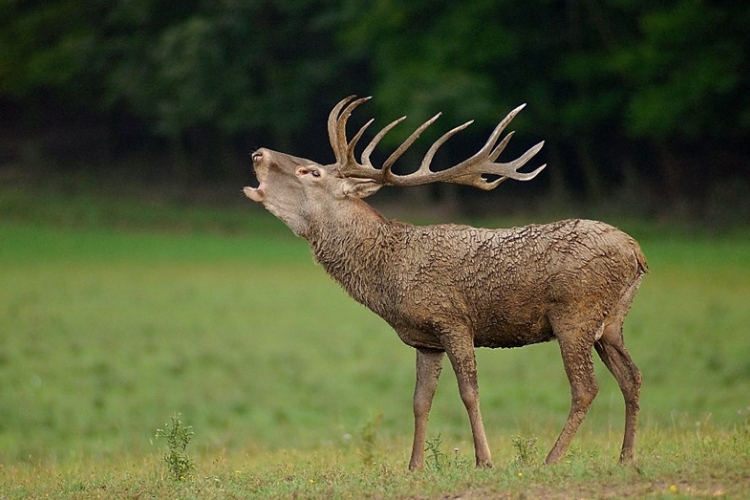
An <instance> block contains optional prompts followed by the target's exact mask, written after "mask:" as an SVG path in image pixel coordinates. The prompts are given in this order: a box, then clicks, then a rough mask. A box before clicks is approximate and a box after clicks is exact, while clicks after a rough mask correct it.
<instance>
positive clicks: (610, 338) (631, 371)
mask: <svg viewBox="0 0 750 500" xmlns="http://www.w3.org/2000/svg"><path fill="white" fill-rule="evenodd" d="M594 347H595V348H596V352H597V353H598V354H599V357H600V358H601V360H602V361H603V362H604V364H605V366H606V367H607V369H608V370H609V371H610V372H611V373H612V375H613V376H614V377H615V380H617V385H619V386H620V391H622V396H623V398H624V399H625V435H624V437H623V441H622V450H621V451H620V462H622V463H626V462H630V461H632V460H633V450H634V448H635V433H636V422H637V420H638V410H639V404H638V399H639V397H640V392H641V372H640V371H639V370H638V367H637V366H636V365H635V363H634V362H633V360H632V359H631V357H630V354H628V351H627V349H625V343H624V342H623V338H622V320H620V321H618V322H617V323H611V324H609V325H607V326H606V327H605V328H604V333H603V334H602V337H601V338H600V339H599V340H598V341H597V342H596V344H594Z"/></svg>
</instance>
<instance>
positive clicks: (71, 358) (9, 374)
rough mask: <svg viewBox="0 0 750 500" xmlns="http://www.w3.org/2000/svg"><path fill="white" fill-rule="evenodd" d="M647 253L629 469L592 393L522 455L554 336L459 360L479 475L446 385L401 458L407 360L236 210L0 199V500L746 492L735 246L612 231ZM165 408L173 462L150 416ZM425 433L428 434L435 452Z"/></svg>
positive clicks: (546, 393) (748, 264)
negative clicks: (480, 435) (475, 389)
mask: <svg viewBox="0 0 750 500" xmlns="http://www.w3.org/2000/svg"><path fill="white" fill-rule="evenodd" d="M627 229H629V230H630V231H631V232H632V233H633V234H634V236H636V237H637V238H638V239H639V240H640V241H641V243H642V246H643V249H644V251H645V253H646V255H647V257H648V259H649V264H650V267H651V273H650V275H649V276H647V278H646V280H645V281H644V284H643V286H642V288H641V291H640V293H639V295H638V297H637V298H636V302H635V304H634V307H633V310H632V312H631V314H630V316H629V318H628V320H627V322H626V341H627V344H628V347H629V349H630V352H631V354H632V355H633V358H634V359H635V360H636V362H637V363H638V365H639V367H640V368H641V370H642V371H643V374H644V386H643V393H642V402H641V407H642V413H641V415H642V417H641V425H640V435H639V440H638V448H637V461H636V465H635V466H633V467H620V466H619V465H617V464H616V457H617V454H618V451H619V444H620V440H621V434H622V428H621V427H622V415H623V404H622V398H621V396H620V393H619V391H618V390H617V387H616V385H615V384H614V381H613V380H612V379H611V377H610V376H609V374H608V373H607V372H606V370H605V369H604V368H603V366H602V365H601V363H599V362H598V361H597V373H598V374H599V380H600V383H601V391H600V393H599V396H598V398H597V400H596V401H595V403H594V405H593V407H592V410H591V412H590V414H589V417H588V419H587V421H586V422H585V424H584V426H583V427H582V429H581V431H580V432H579V434H578V436H577V437H576V439H575V440H574V441H573V446H572V449H571V451H570V452H569V454H568V456H567V457H566V460H565V461H564V463H563V464H561V465H559V466H555V467H543V466H540V463H541V461H542V460H543V458H544V454H545V453H546V452H547V451H548V450H549V448H550V447H551V445H552V443H553V441H554V439H555V437H556V435H557V433H558V432H559V430H560V429H561V427H562V424H563V423H564V421H565V418H566V416H567V412H568V409H569V392H568V387H567V382H566V379H565V376H564V373H563V370H562V364H561V361H560V359H559V353H558V351H557V346H556V345H555V344H554V343H550V344H545V345H539V346H533V347H527V348H524V349H513V350H494V351H493V350H481V351H479V352H478V363H479V376H480V385H481V390H482V410H483V415H484V418H485V425H486V428H487V431H488V434H489V436H490V440H491V446H492V449H493V454H494V460H495V464H496V468H495V469H494V470H491V471H477V470H474V469H473V467H472V465H471V463H472V449H471V440H470V439H471V438H470V432H469V427H468V423H467V419H466V416H465V412H464V409H463V406H462V405H461V403H460V399H459V398H458V395H457V391H456V384H455V381H454V379H453V377H452V375H451V373H450V371H446V373H445V375H444V377H443V378H442V380H441V384H440V387H439V389H438V395H437V397H436V401H435V404H434V407H433V412H432V416H431V420H430V433H429V437H430V442H431V444H432V451H429V452H428V458H429V459H431V460H430V466H429V467H428V468H427V470H426V471H425V472H423V473H418V474H409V473H407V472H406V464H407V461H408V452H409V446H410V439H411V431H412V417H411V393H412V388H413V378H414V373H413V371H414V366H413V365H414V353H413V351H412V350H411V349H410V348H408V347H406V346H404V345H402V344H401V343H400V341H399V340H398V338H397V337H396V335H395V334H394V333H393V332H392V331H391V330H390V329H389V327H388V326H387V325H386V324H385V323H384V322H383V321H381V320H380V319H378V318H377V317H376V316H374V315H373V314H372V313H370V312H369V311H367V310H366V309H364V308H363V307H362V306H360V305H358V304H356V303H355V302H353V301H352V300H351V299H349V298H347V297H346V295H345V294H344V293H343V292H342V291H341V290H340V289H339V288H338V286H337V285H336V284H335V283H333V282H332V281H331V280H330V279H329V278H328V277H327V276H326V275H325V274H324V272H323V271H322V269H321V268H319V267H318V266H316V265H315V264H314V263H313V262H312V259H311V257H310V255H309V251H308V249H307V247H306V244H305V243H304V242H303V241H302V240H298V239H296V238H294V237H292V236H291V234H290V232H289V231H288V230H287V229H286V228H284V227H283V226H282V225H281V223H280V222H276V221H275V220H274V219H272V218H270V217H269V216H267V215H266V214H264V213H261V212H259V211H257V210H255V207H249V206H248V207H247V208H246V209H245V210H236V209H201V208H194V207H164V206H160V205H155V206H150V205H148V204H145V205H144V204H137V203H134V204H127V203H125V204H122V203H115V202H112V203H109V202H105V201H101V200H99V201H94V202H91V201H90V200H89V201H85V202H81V201H77V200H75V199H73V200H69V199H64V198H62V199H57V200H54V199H53V200H50V201H49V203H40V200H38V199H37V200H35V199H32V198H28V197H25V196H24V195H22V194H19V193H11V194H8V193H5V194H3V195H2V196H0V499H5V498H42V497H51V498H164V497H175V498H246V497H253V498H291V497H302V498H336V497H337V498H364V497H370V498H373V497H374V498H406V497H410V498H453V497H455V496H461V497H462V498H600V497H616V498H619V497H629V498H646V497H648V498H660V497H663V498H699V497H727V498H746V497H748V496H750V415H749V413H750V327H749V326H748V325H750V238H747V235H742V234H735V235H729V236H723V237H711V238H709V237H703V236H686V235H684V234H680V233H678V232H672V231H670V232H664V231H661V230H660V229H659V228H654V227H653V226H647V225H639V224H632V227H629V228H627ZM177 412H178V413H180V414H181V420H182V422H183V423H184V424H185V425H189V426H192V430H193V432H194V435H193V436H192V439H191V441H190V443H189V445H188V447H187V449H186V453H187V454H188V456H189V457H190V459H191V460H192V461H193V462H194V465H195V468H194V470H193V471H192V472H191V473H190V474H189V475H188V477H186V478H184V480H181V481H179V480H173V479H172V478H171V476H170V470H169V468H168V467H167V465H166V464H165V462H164V461H163V455H164V454H165V453H166V452H167V448H166V443H165V442H164V439H163V438H160V439H156V438H155V434H156V430H157V428H164V427H165V422H169V419H170V417H171V415H172V414H173V413H177ZM438 443H439V444H438Z"/></svg>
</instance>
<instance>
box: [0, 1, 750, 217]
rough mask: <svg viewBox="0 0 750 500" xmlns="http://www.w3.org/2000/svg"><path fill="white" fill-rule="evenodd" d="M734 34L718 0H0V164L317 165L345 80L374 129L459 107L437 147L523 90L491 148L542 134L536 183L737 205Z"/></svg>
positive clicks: (463, 143) (731, 8)
mask: <svg viewBox="0 0 750 500" xmlns="http://www.w3.org/2000/svg"><path fill="white" fill-rule="evenodd" d="M749 33H750V3H747V2H741V1H736V0H728V1H727V0H725V1H722V0H715V1H711V2H709V1H705V0H665V1H662V2H650V1H645V0H566V1H555V0H539V1H536V2H528V1H524V0H462V1H461V2H433V1H430V0H338V1H333V0H214V1H210V2H209V1H207V0H183V1H181V2H174V1H171V0H88V1H79V0H55V1H42V0H0V127H2V128H1V129H0V130H2V135H0V165H2V164H10V163H14V164H19V163H20V164H23V163H24V162H26V163H29V162H33V161H36V160H39V159H43V160H45V161H47V162H52V163H53V164H54V166H55V168H71V166H75V165H80V164H86V165H88V167H87V168H94V169H95V168H101V169H106V168H107V167H108V166H109V165H111V164H113V163H114V162H121V161H123V159H129V160H131V161H132V160H134V159H140V161H141V162H143V163H144V164H148V165H158V167H149V168H151V169H152V175H154V174H153V172H156V173H157V174H158V175H164V176H178V177H180V178H183V179H191V180H192V181H193V182H205V181H213V180H217V179H222V178H227V177H232V176H237V175H238V173H239V172H246V170H247V168H248V165H249V160H248V157H247V153H249V152H251V151H252V150H253V149H254V148H256V147H258V146H268V147H271V148H273V149H278V150H282V151H286V152H289V153H292V154H296V155H300V156H306V157H310V158H314V159H316V160H319V161H323V162H326V161H330V160H331V159H332V153H331V152H330V150H329V146H328V142H327V136H326V132H325V119H326V116H327V113H328V111H329V109H330V108H331V107H332V106H333V104H335V103H336V102H337V101H338V100H339V99H341V98H342V97H344V96H346V95H349V94H354V93H356V94H360V95H370V94H372V95H374V96H375V99H373V101H372V102H371V103H370V104H368V105H367V107H366V109H365V108H363V110H362V111H361V113H360V114H361V115H362V116H363V117H364V116H367V117H369V116H375V117H377V123H379V124H381V126H382V125H384V124H385V123H387V122H388V121H390V120H392V119H394V118H396V117H398V116H401V115H404V114H408V115H409V117H410V121H409V122H407V123H408V124H410V125H411V126H412V127H413V126H415V125H416V124H417V123H418V122H420V120H424V119H426V118H427V117H429V116H431V115H432V114H434V113H435V112H436V111H442V112H443V113H444V115H443V118H441V120H440V121H439V122H438V124H436V125H433V127H432V128H435V129H436V130H435V131H432V132H431V133H432V134H433V135H432V136H430V135H429V134H426V135H427V138H428V139H429V138H432V139H434V138H436V137H437V135H438V134H439V133H441V132H442V131H445V130H447V129H448V128H449V127H452V126H454V125H456V124H458V123H462V122H463V121H466V120H469V119H475V120H476V123H475V124H474V125H473V126H472V127H470V128H469V129H468V130H466V131H464V132H463V133H462V134H461V135H459V136H457V137H455V138H453V139H452V140H451V141H450V142H449V143H448V144H446V145H445V146H444V149H443V151H442V155H443V157H442V160H443V163H444V164H446V165H447V164H448V163H449V162H451V161H458V160H460V159H461V158H462V157H465V156H467V155H468V154H471V153H472V152H473V150H475V149H477V148H478V147H479V146H480V145H481V144H482V143H483V141H484V139H485V138H486V136H487V135H488V133H489V131H490V130H491V128H492V127H493V126H494V124H495V123H496V122H497V120H499V119H500V118H502V117H503V116H504V115H505V113H507V112H508V111H509V110H510V109H512V108H513V107H515V106H516V105H518V104H519V103H522V102H526V103H528V104H529V105H528V107H527V108H526V109H525V110H524V112H523V113H522V114H521V115H520V116H519V118H517V119H516V121H515V122H514V124H513V125H514V127H513V128H515V129H516V130H519V132H522V134H519V138H517V139H515V140H514V141H512V142H511V145H512V146H514V147H516V148H518V150H517V151H513V152H509V153H508V157H510V156H511V154H513V153H516V152H520V151H523V150H524V149H525V148H526V147H528V146H530V145H531V144H533V143H534V140H538V139H545V140H546V141H547V143H546V147H545V149H544V150H543V153H542V155H541V160H540V161H545V162H547V163H550V164H551V165H552V168H549V169H548V175H547V176H546V179H547V181H546V182H548V189H547V193H548V194H551V195H553V196H556V197H560V198H568V199H575V200H579V199H585V200H588V201H594V202H596V201H601V200H606V199H608V198H611V197H615V196H620V195H621V194H622V193H629V195H628V196H627V200H628V201H629V202H631V203H632V202H637V204H643V205H644V207H646V206H648V207H651V209H658V210H669V209H672V208H674V207H681V206H691V207H696V208H698V209H702V208H705V207H706V206H708V205H711V206H714V205H716V206H726V205H733V204H734V205H736V204H738V203H740V204H741V203H744V206H745V207H747V205H748V203H749V202H748V201H747V198H748V196H747V194H748V186H750V162H748V160H747V157H748V156H747V155H748V153H749V152H750V146H749V145H748V139H750V97H749V94H750V92H749V90H750V86H749V85H748V84H749V83H750V71H748V68H749V67H750V59H749V57H748V56H749V52H750V43H749V40H750V36H749V35H748V34H749ZM356 119H359V118H356ZM356 119H355V118H353V119H352V120H353V121H356ZM361 120H364V118H362V119H361ZM360 123H361V121H360ZM354 125H355V124H353V125H352V130H354ZM402 127H403V130H402ZM441 127H442V128H441ZM397 130H399V131H401V132H400V133H401V134H402V135H399V133H397V132H396V131H394V132H392V133H391V134H390V136H389V140H390V141H391V142H390V143H388V142H386V143H385V144H384V147H385V148H387V147H388V146H391V147H392V146H393V145H394V143H396V142H398V141H400V140H402V139H403V138H404V137H405V135H406V134H408V132H409V131H410V129H409V125H406V126H405V125H402V126H401V127H399V129H397ZM514 143H520V144H514ZM415 149H420V148H419V146H417V147H415ZM511 149H512V148H511ZM425 150H426V145H423V147H422V149H421V151H422V152H423V151H425ZM414 154H417V153H414ZM241 175H246V174H241ZM535 189H536V190H537V191H538V190H540V189H541V187H540V185H537V186H536V188H535ZM732 209H733V210H736V206H735V207H733V208H732Z"/></svg>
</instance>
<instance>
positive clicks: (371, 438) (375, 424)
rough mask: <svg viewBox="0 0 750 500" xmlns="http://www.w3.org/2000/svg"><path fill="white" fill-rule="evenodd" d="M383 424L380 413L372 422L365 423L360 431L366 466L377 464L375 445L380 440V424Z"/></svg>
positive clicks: (363, 460)
mask: <svg viewBox="0 0 750 500" xmlns="http://www.w3.org/2000/svg"><path fill="white" fill-rule="evenodd" d="M382 422H383V414H382V413H378V414H377V415H375V416H374V417H372V418H371V419H370V420H368V421H367V422H365V424H364V425H363V426H362V430H361V431H360V436H361V440H362V449H361V454H362V462H363V463H364V464H365V465H366V466H370V465H372V464H373V463H374V462H375V443H376V441H377V438H378V429H380V424H381V423H382Z"/></svg>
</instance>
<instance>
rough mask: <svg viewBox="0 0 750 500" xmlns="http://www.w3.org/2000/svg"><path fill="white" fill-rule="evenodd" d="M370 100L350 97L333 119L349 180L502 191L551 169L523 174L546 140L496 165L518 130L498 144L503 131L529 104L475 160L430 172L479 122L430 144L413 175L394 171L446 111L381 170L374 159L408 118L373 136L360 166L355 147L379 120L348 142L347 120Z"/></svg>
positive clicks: (340, 165) (341, 166) (341, 169)
mask: <svg viewBox="0 0 750 500" xmlns="http://www.w3.org/2000/svg"><path fill="white" fill-rule="evenodd" d="M370 99H371V98H370V97H362V98H359V99H357V98H356V96H349V97H347V98H345V99H343V100H341V101H340V102H339V103H338V104H336V106H334V108H333V109H332V110H331V113H330V114H329V115H328V137H329V139H330V141H331V147H332V148H333V152H334V154H335V155H336V168H337V170H338V173H339V175H341V176H343V177H363V178H367V179H373V180H375V181H377V182H379V183H381V184H383V185H390V186H418V185H421V184H429V183H433V182H447V183H452V184H464V185H467V186H474V187H477V188H479V189H484V190H490V189H494V188H495V187H497V185H498V184H500V183H501V182H503V181H504V180H506V179H515V180H519V181H528V180H530V179H533V178H534V177H536V175H537V174H538V173H539V172H541V171H542V170H543V169H544V168H545V167H546V166H547V165H546V164H544V165H542V166H541V167H538V168H537V169H536V170H534V171H532V172H528V173H523V172H518V169H519V168H521V167H522V166H524V165H525V164H526V163H527V162H528V161H529V160H530V159H531V158H532V157H533V156H534V155H535V154H537V153H538V152H539V150H540V149H542V146H543V145H544V141H542V142H540V143H539V144H537V145H535V146H533V147H532V148H530V149H529V150H528V151H526V152H525V153H524V154H523V155H521V156H520V157H519V158H517V159H516V160H513V161H511V162H509V163H495V160H497V158H498V156H500V153H502V152H503V150H504V149H505V146H506V145H507V144H508V141H510V138H511V137H512V136H513V132H510V133H508V135H506V136H505V137H504V138H503V139H502V140H501V141H500V142H499V144H498V139H500V135H501V134H502V133H503V130H505V127H507V126H508V123H510V121H511V120H513V118H515V116H516V115H517V114H518V113H519V112H520V111H521V110H522V109H523V108H524V106H526V105H525V104H522V105H521V106H518V107H517V108H516V109H514V110H513V111H511V112H510V113H508V116H506V117H505V118H504V119H503V120H502V121H501V122H500V123H499V124H498V125H497V127H495V130H494V131H493V132H492V134H491V135H490V137H489V139H488V140H487V142H486V143H485V145H484V146H483V147H482V149H480V150H479V151H478V152H477V153H476V154H475V155H474V156H472V157H471V158H468V159H467V160H464V161H462V162H461V163H459V164H458V165H454V166H453V167H450V168H448V169H445V170H440V171H437V172H435V171H432V170H430V164H431V163H432V159H433V157H434V156H435V153H436V152H437V150H438V149H439V148H440V146H442V145H443V144H444V143H445V142H446V141H447V140H448V139H450V138H451V137H453V136H454V135H456V134H457V133H458V132H460V131H462V130H463V129H465V128H466V127H468V126H469V125H471V124H472V123H473V122H474V120H471V121H468V122H466V123H464V124H462V125H459V126H458V127H455V128H453V129H451V130H449V131H448V132H446V133H445V134H443V135H442V137H440V138H439V139H438V140H437V141H435V143H434V144H433V145H432V146H430V149H429V150H428V151H427V154H425V156H424V158H423V159H422V163H421V164H420V165H419V168H418V169H417V170H416V171H415V172H413V173H411V174H406V175H396V174H394V173H393V172H392V171H391V168H392V167H393V164H394V163H395V162H396V160H398V159H399V158H400V157H401V155H403V154H404V152H405V151H406V150H407V149H409V147H410V146H411V145H412V144H413V143H414V141H416V140H417V138H418V137H419V136H420V135H421V134H422V132H424V130H425V129H426V128H427V127H429V126H430V125H432V124H433V123H434V122H435V121H436V120H437V119H438V118H439V117H440V113H438V114H436V115H435V116H433V117H432V118H430V119H429V120H427V121H426V122H424V123H423V124H422V125H420V126H419V128H417V130H415V131H414V132H412V134H411V135H410V136H409V137H408V138H407V139H406V140H405V141H404V142H403V143H402V144H401V145H400V146H399V147H398V148H397V149H396V150H395V151H394V152H393V153H391V155H390V156H389V157H388V159H387V160H386V161H385V162H384V163H383V166H382V167H381V168H376V167H375V166H373V165H372V163H371V162H370V155H371V154H372V152H373V150H374V149H375V147H376V146H377V145H378V143H379V142H380V140H381V139H382V138H383V136H385V134H387V133H388V132H389V131H390V130H391V129H392V128H393V127H395V126H396V125H398V124H399V123H401V122H402V121H403V120H404V119H405V118H406V117H405V116H402V117H401V118H399V119H397V120H394V121H392V122H391V123H389V124H388V125H386V126H385V127H383V129H382V130H381V131H380V132H378V133H377V134H376V135H375V137H373V139H372V140H371V141H370V143H369V144H368V145H367V146H366V147H365V149H364V151H363V152H362V160H361V162H357V160H356V159H355V158H354V148H355V146H356V145H357V142H358V141H359V139H360V138H361V137H362V134H363V133H364V132H365V130H367V128H368V127H369V126H370V125H371V124H372V122H373V121H374V119H371V120H369V121H368V122H367V123H365V124H364V125H363V126H362V128H360V129H359V131H358V132H357V133H356V134H355V135H354V137H353V138H352V140H351V142H347V139H346V122H347V120H348V119H349V116H351V114H352V111H354V109H355V108H356V107H357V106H359V105H360V104H362V103H363V102H366V101H369V100H370ZM485 176H492V177H493V178H492V179H489V178H487V177H485Z"/></svg>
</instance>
